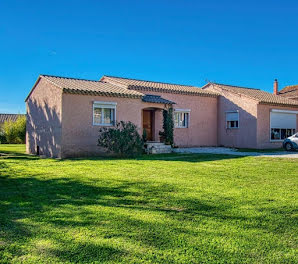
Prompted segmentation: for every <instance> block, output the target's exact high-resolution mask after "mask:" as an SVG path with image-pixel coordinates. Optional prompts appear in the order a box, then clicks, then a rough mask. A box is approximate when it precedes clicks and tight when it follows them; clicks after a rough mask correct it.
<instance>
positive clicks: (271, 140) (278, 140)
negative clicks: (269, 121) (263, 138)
mask: <svg viewBox="0 0 298 264" xmlns="http://www.w3.org/2000/svg"><path fill="white" fill-rule="evenodd" d="M284 140H285V139H270V142H271V143H274V142H276V143H279V142H283V141H284Z"/></svg>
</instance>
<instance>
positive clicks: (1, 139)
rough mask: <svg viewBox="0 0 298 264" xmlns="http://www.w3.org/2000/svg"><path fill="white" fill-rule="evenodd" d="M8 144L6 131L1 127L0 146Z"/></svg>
mask: <svg viewBox="0 0 298 264" xmlns="http://www.w3.org/2000/svg"><path fill="white" fill-rule="evenodd" d="M5 143H7V141H6V137H5V133H4V130H3V129H2V128H1V127H0V144H5Z"/></svg>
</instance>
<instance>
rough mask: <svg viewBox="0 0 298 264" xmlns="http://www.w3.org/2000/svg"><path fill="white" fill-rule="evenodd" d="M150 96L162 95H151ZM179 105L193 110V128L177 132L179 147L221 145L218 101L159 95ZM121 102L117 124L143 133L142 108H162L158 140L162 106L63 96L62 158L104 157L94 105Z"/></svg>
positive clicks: (157, 122)
mask: <svg viewBox="0 0 298 264" xmlns="http://www.w3.org/2000/svg"><path fill="white" fill-rule="evenodd" d="M150 94H159V93H153V92H150ZM159 95H162V97H163V98H166V99H169V100H172V101H174V102H176V104H175V105H174V108H183V109H186V108H187V109H191V113H190V126H189V128H177V129H175V130H174V136H175V144H176V145H178V146H187V147H192V146H216V144H217V133H216V131H217V118H216V116H217V102H216V100H217V99H216V98H211V97H201V96H190V95H177V94H159ZM94 101H104V102H115V103H117V110H116V119H117V121H120V120H123V121H131V122H133V123H134V124H136V125H137V126H138V127H139V128H140V130H139V131H140V133H142V129H141V128H142V109H146V108H152V109H156V108H160V109H156V111H155V118H154V119H155V129H154V131H155V138H154V139H155V140H156V141H158V140H159V135H158V132H159V131H160V130H162V111H161V109H162V108H163V107H164V105H162V104H153V103H144V102H142V101H141V100H140V99H129V98H117V97H102V96H89V95H74V94H63V98H62V102H63V103H62V104H63V125H62V127H63V132H62V142H63V144H62V153H63V154H62V156H81V155H91V154H96V153H97V154H101V153H103V150H102V149H100V148H99V147H98V146H96V144H97V138H98V130H99V128H100V127H99V126H94V125H93V123H92V117H93V110H92V109H93V108H92V107H93V102H94Z"/></svg>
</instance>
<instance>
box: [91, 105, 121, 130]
mask: <svg viewBox="0 0 298 264" xmlns="http://www.w3.org/2000/svg"><path fill="white" fill-rule="evenodd" d="M116 105H117V104H116V103H112V102H94V103H93V125H99V126H113V125H114V124H115V120H116Z"/></svg>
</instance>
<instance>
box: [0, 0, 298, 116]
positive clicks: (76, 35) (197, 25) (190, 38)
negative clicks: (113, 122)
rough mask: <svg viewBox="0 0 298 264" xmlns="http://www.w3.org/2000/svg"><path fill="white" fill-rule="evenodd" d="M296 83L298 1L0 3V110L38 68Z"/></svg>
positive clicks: (15, 107)
mask: <svg viewBox="0 0 298 264" xmlns="http://www.w3.org/2000/svg"><path fill="white" fill-rule="evenodd" d="M41 73H44V74H52V75H60V76H69V77H75V78H85V79H95V80H96V79H99V78H100V77H101V76H102V75H104V74H107V75H115V76H123V77H131V78H139V79H146V80H155V81H164V82H173V83H181V84H191V85H197V86H202V85H204V84H205V82H206V80H211V81H217V82H222V83H228V84H235V85H242V86H248V87H257V88H260V89H263V90H267V91H270V92H271V91H272V86H273V80H274V78H278V80H279V83H280V87H283V86H285V85H290V84H298V1H290V0H289V1H287V0H284V1H282V0H280V1H277V0H270V1H262V0H259V1H251V0H250V1H241V0H239V1H224V0H222V1H213V0H209V1H190V0H189V1H187V0H183V1H182V0H181V1H176V0H171V1H166V0H159V1H154V0H150V1H149V0H148V1H142V0H139V1H129V0H126V1H124V0H123V1H120V0H119V1H115V0H109V1H63V0H60V1H54V0H52V1H41V0H40V1H30V0H27V1H14V0H10V1H8V0H7V1H6V0H3V1H0V90H1V93H0V94H1V95H0V112H2V113H4V112H6V113H24V112H25V104H24V99H25V97H26V95H27V94H28V93H29V91H30V89H31V87H32V86H33V84H34V82H35V81H36V79H37V77H38V75H39V74H41Z"/></svg>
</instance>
